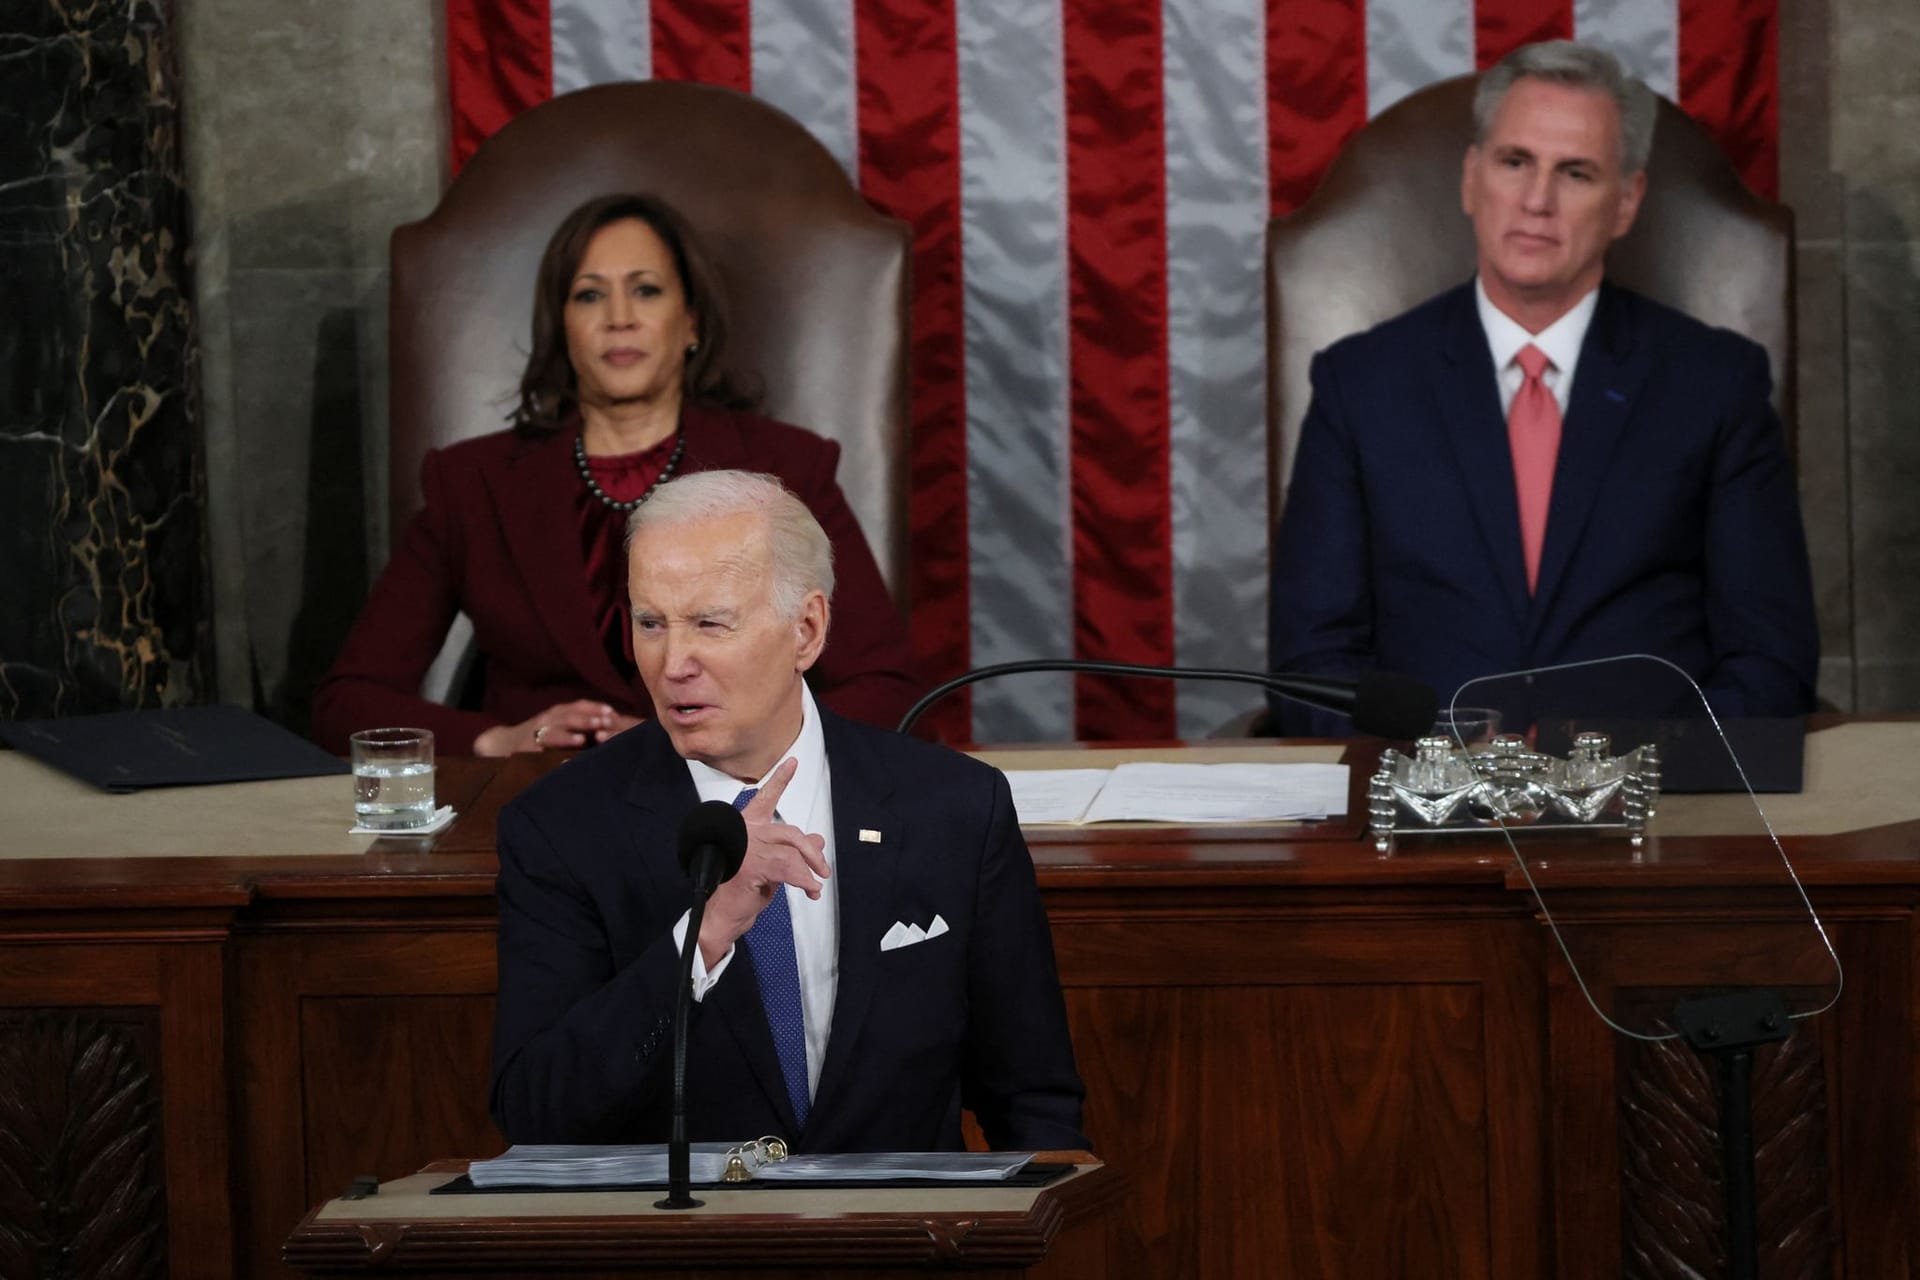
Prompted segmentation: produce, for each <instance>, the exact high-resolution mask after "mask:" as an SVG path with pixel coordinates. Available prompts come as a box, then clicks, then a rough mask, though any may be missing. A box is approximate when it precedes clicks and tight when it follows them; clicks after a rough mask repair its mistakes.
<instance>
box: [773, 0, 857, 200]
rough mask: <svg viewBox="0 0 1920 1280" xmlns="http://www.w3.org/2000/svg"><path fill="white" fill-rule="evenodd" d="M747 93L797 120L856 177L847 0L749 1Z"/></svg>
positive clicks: (850, 15) (850, 9) (854, 102)
mask: <svg viewBox="0 0 1920 1280" xmlns="http://www.w3.org/2000/svg"><path fill="white" fill-rule="evenodd" d="M751 41H752V46H753V93H754V96H755V97H757V98H764V99H765V100H766V101H768V102H771V103H772V104H773V105H774V106H776V107H779V108H780V109H781V110H782V111H784V112H786V113H787V114H788V115H790V116H792V117H793V118H794V119H795V120H798V121H799V122H800V123H801V124H803V125H805V126H806V127H807V130H808V131H809V132H810V133H812V134H813V136H814V137H816V138H818V139H819V140H820V142H821V145H823V146H825V147H826V149H827V150H828V151H830V152H832V153H833V158H834V159H836V160H838V161H839V162H840V167H841V168H842V169H845V170H846V171H847V175H848V176H849V177H850V178H852V179H854V180H855V181H858V180H859V176H860V132H859V127H858V123H857V120H856V113H857V110H858V102H857V95H856V94H855V91H854V56H853V0H753V3H752V18H751Z"/></svg>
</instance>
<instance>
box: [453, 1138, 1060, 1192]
mask: <svg viewBox="0 0 1920 1280" xmlns="http://www.w3.org/2000/svg"><path fill="white" fill-rule="evenodd" d="M736 1151H738V1152H740V1153H741V1156H742V1158H743V1159H744V1160H746V1161H747V1167H748V1168H749V1169H751V1170H753V1174H754V1177H755V1179H756V1180H759V1181H765V1182H889V1181H893V1180H895V1179H902V1178H926V1179H934V1180H938V1181H942V1182H997V1181H1004V1180H1005V1179H1007V1178H1011V1177H1012V1176H1013V1175H1014V1174H1016V1173H1018V1172H1020V1170H1022V1169H1024V1168H1026V1166H1027V1164H1028V1162H1029V1161H1031V1160H1032V1159H1033V1156H1032V1155H1031V1154H1030V1153H1028V1152H1006V1151H929V1152H873V1153H867V1154H860V1155H828V1156H788V1157H786V1158H785V1159H784V1160H780V1161H774V1162H763V1161H762V1160H761V1159H760V1158H759V1156H758V1155H757V1154H756V1149H755V1147H754V1145H753V1144H751V1143H742V1144H739V1145H728V1144H727V1143H724V1142H696V1143H693V1144H692V1155H691V1157H690V1159H689V1160H688V1170H689V1172H688V1178H689V1180H690V1181H692V1182H697V1183H712V1182H718V1181H720V1176H721V1174H723V1173H725V1172H726V1168H727V1158H728V1156H729V1155H730V1154H731V1153H733V1152H736ZM467 1177H468V1178H469V1179H471V1180H472V1182H473V1185H474V1186H476V1187H483V1188H484V1187H596V1186H599V1187H605V1186H622V1185H641V1186H646V1185H652V1184H662V1185H664V1184H665V1183H666V1180H667V1149H666V1147H664V1146H661V1145H658V1144H652V1143H649V1144H647V1145H644V1146H625V1147H585V1146H530V1145H522V1146H514V1147H509V1148H508V1149H507V1152H506V1154H505V1155H499V1156H495V1157H494V1158H493V1159H491V1160H476V1161H474V1162H473V1163H472V1164H471V1165H470V1166H468V1168H467Z"/></svg>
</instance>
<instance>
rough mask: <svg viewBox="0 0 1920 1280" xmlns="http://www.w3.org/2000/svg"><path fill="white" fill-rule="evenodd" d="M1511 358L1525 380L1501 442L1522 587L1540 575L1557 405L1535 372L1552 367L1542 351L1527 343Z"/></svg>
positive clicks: (1529, 586) (1557, 449) (1557, 446)
mask: <svg viewBox="0 0 1920 1280" xmlns="http://www.w3.org/2000/svg"><path fill="white" fill-rule="evenodd" d="M1513 359H1514V363H1515V364H1517V365H1519V366H1520V371H1521V372H1522V373H1524V374H1526V381H1524V382H1522V383H1521V384H1520V390H1519V391H1517V392H1516V393H1514V397H1513V405H1512V407H1511V408H1509V409H1508V410H1507V445H1508V447H1509V448H1511V449H1512V450H1513V484H1514V489H1515V491H1516V493H1517V494H1518V496H1519V499H1520V546H1521V549H1522V550H1523V551H1525V553H1526V557H1527V590H1528V591H1529V592H1531V591H1532V590H1533V589H1534V587H1535V586H1536V585H1537V584H1538V583H1539V581H1540V548H1541V547H1542V546H1543V545H1545V543H1546V540H1547V505H1548V503H1549V502H1550V501H1551V500H1552V498H1553V464H1554V462H1555V461H1556V460H1558V458H1559V457H1560V405H1559V403H1558V402H1557V401H1556V400H1554V398H1553V392H1551V391H1549V390H1547V384H1546V383H1544V382H1542V381H1541V380H1540V376H1541V375H1542V374H1543V373H1545V372H1546V371H1547V370H1548V369H1549V368H1551V367H1552V365H1553V362H1552V361H1551V360H1548V359H1547V353H1546V352H1544V351H1542V350H1541V349H1540V348H1538V347H1536V346H1534V345H1533V344H1532V343H1528V344H1527V345H1526V346H1524V347H1522V348H1520V354H1519V355H1517V356H1515V357H1514V358H1513Z"/></svg>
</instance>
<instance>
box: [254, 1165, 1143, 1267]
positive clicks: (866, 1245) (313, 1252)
mask: <svg viewBox="0 0 1920 1280" xmlns="http://www.w3.org/2000/svg"><path fill="white" fill-rule="evenodd" d="M1037 1154H1038V1156H1039V1158H1040V1159H1043V1160H1053V1161H1070V1162H1072V1163H1075V1164H1091V1165H1092V1166H1093V1167H1092V1168H1090V1169H1088V1170H1087V1171H1086V1172H1085V1173H1083V1174H1082V1175H1081V1176H1079V1177H1077V1178H1074V1179H1072V1180H1070V1181H1067V1182H1063V1183H1060V1184H1058V1185H1056V1186H1050V1187H1043V1188H1041V1189H1040V1190H1039V1191H1038V1192H1037V1193H1036V1194H1035V1196H1034V1201H1033V1205H1032V1207H1031V1208H1030V1209H1028V1210H1026V1211H1024V1212H997V1213H981V1212H978V1211H974V1210H969V1211H966V1212H962V1213H954V1214H950V1215H940V1214H932V1215H930V1214H926V1213H914V1212H906V1213H870V1212H863V1213H847V1214H836V1215H834V1216H832V1217H815V1216H811V1215H795V1214H771V1213H768V1214H756V1213H737V1214H736V1213H729V1214H726V1215H717V1214H709V1215H701V1216H687V1217H674V1216H669V1215H663V1214H649V1215H640V1214H620V1215H606V1216H596V1217H582V1216H567V1217H560V1216H555V1217H534V1218H510V1219H489V1220H478V1219H465V1220H460V1221H431V1222H410V1221H406V1220H404V1219H401V1220H392V1221H381V1222H350V1221H334V1222H324V1223H323V1222H320V1221H318V1220H317V1219H318V1217H319V1215H320V1213H321V1211H322V1210H323V1209H325V1208H326V1205H320V1206H317V1207H315V1208H314V1209H312V1210H311V1211H309V1212H308V1213H307V1215H306V1216H305V1217H304V1218H302V1219H301V1220H300V1223H299V1225H298V1226H296V1227H295V1228H294V1229H293V1231H292V1233H291V1234H290V1235H289V1236H288V1237H287V1240H286V1243H285V1244H284V1245H283V1246H282V1249H281V1259H282V1261H284V1262H285V1263H286V1264H287V1265H289V1266H291V1267H295V1268H298V1269H301V1270H304V1271H309V1272H318V1273H323V1274H324V1273H328V1272H334V1271H368V1270H374V1269H387V1268H392V1269H394V1270H413V1269H429V1268H442V1267H449V1266H461V1265H464V1266H484V1267H486V1268H488V1269H496V1268H497V1269H505V1268H508V1267H512V1266H536V1265H543V1266H548V1267H550V1266H551V1265H552V1264H553V1263H554V1262H555V1261H562V1262H564V1263H566V1264H568V1265H579V1266H626V1265H636V1264H643V1265H645V1266H646V1267H648V1268H650V1269H651V1268H667V1267H693V1266H705V1267H731V1266H751V1265H754V1264H761V1265H765V1264H766V1263H767V1262H768V1261H769V1259H771V1258H775V1257H777V1258H778V1259H779V1264H780V1266H781V1267H782V1268H790V1269H797V1268H802V1267H831V1266H858V1267H881V1266H894V1267H900V1266H908V1267H912V1266H923V1265H927V1264H935V1265H945V1266H953V1265H958V1264H967V1265H970V1266H976V1267H980V1266H989V1267H1002V1268H1021V1267H1029V1266H1033V1265H1034V1264H1036V1263H1038V1262H1040V1261H1041V1260H1042V1259H1043V1258H1044V1257H1045V1256H1046V1254H1047V1250H1048V1249H1049V1248H1050V1247H1051V1245H1052V1243H1053V1241H1054V1239H1055V1238H1056V1237H1057V1236H1058V1235H1059V1233H1060V1232H1061V1230H1063V1229H1064V1228H1065V1227H1067V1226H1068V1225H1070V1224H1072V1223H1074V1222H1078V1221H1081V1220H1083V1219H1086V1218H1089V1217H1092V1216H1093V1215H1095V1214H1098V1213H1100V1212H1102V1211H1105V1210H1107V1209H1109V1208H1111V1207H1112V1206H1113V1205H1115V1204H1117V1203H1119V1202H1120V1200H1122V1199H1123V1198H1124V1197H1125V1195H1126V1193H1127V1190H1128V1181H1127V1179H1126V1177H1125V1176H1124V1175H1123V1174H1121V1173H1120V1172H1119V1171H1117V1170H1115V1169H1113V1168H1111V1167H1110V1166H1108V1165H1106V1164H1103V1163H1100V1162H1099V1161H1098V1160H1096V1159H1095V1158H1094V1157H1093V1156H1091V1155H1090V1154H1089V1153H1087V1152H1084V1151H1075V1152H1040V1153H1037ZM467 1163H468V1162H467V1161H465V1160H438V1161H434V1162H433V1163H431V1164H429V1165H427V1166H426V1168H425V1169H423V1170H421V1172H423V1173H445V1174H448V1175H449V1176H453V1175H456V1174H459V1173H464V1172H465V1171H466V1168H467ZM747 1194H761V1193H758V1192H754V1193H747ZM327 1203H328V1204H331V1203H333V1202H332V1201H328V1202H327Z"/></svg>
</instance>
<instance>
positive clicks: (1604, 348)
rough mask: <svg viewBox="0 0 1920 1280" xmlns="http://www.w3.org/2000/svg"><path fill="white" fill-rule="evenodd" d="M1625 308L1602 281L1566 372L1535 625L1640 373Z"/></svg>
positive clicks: (1568, 555) (1567, 560)
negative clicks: (1568, 381) (1569, 375)
mask: <svg viewBox="0 0 1920 1280" xmlns="http://www.w3.org/2000/svg"><path fill="white" fill-rule="evenodd" d="M1628 306H1629V301H1628V299H1626V298H1625V297H1623V296H1622V295H1621V294H1620V292H1619V291H1618V290H1616V289H1613V288H1610V287H1608V286H1606V285H1602V286H1601V287H1600V301H1599V305H1598V306H1597V307H1595V309H1594V313H1593V322H1592V324H1590V325H1589V326H1588V328H1587V337H1586V341H1585V342H1583V343H1581V345H1580V363H1579V365H1578V366H1577V367H1576V368H1575V369H1574V374H1573V400H1572V402H1571V403H1570V404H1568V405H1567V416H1566V421H1565V425H1564V426H1563V428H1562V430H1561V433H1560V457H1559V460H1558V461H1557V462H1556V463H1555V464H1554V470H1553V498H1552V501H1551V504H1550V505H1549V506H1548V508H1547V540H1546V544H1545V546H1543V547H1542V548H1541V552H1540V581H1539V583H1538V584H1537V585H1536V589H1535V591H1534V610H1533V626H1534V628H1536V629H1537V628H1538V627H1539V626H1540V625H1541V623H1542V621H1543V620H1544V619H1545V617H1546V616H1547V614H1548V611H1549V608H1550V606H1551V605H1552V602H1553V597H1554V592H1555V591H1556V590H1557V589H1558V588H1559V586H1560V584H1561V582H1562V581H1564V580H1565V578H1566V577H1567V574H1568V571H1569V570H1570V568H1571V566H1572V564H1573V558H1574V553H1575V552H1576V551H1577V550H1578V549H1579V546H1580V539H1581V536H1582V535H1583V534H1584V533H1585V531H1586V527H1587V522H1588V521H1589V520H1590V519H1591V518H1592V517H1593V514H1594V506H1595V504H1596V503H1597V502H1598V500H1599V497H1600V489H1601V485H1602V482H1603V481H1604V480H1605V478H1606V473H1607V467H1608V465H1609V464H1610V463H1611V461H1612V459H1613V455H1614V451H1615V450H1616V449H1617V448H1618V446H1619V444H1620V438H1621V436H1622V434H1623V433H1624V432H1625V430H1626V425H1627V419H1628V417H1629V415H1630V414H1631V412H1632V410H1633V401H1634V398H1635V396H1636V395H1637V394H1638V393H1639V390H1640V384H1641V383H1642V382H1643V381H1644V380H1645V379H1646V374H1647V363H1646V360H1645V359H1644V358H1643V357H1642V358H1636V355H1635V351H1634V344H1633V332H1632V328H1631V326H1630V324H1629V319H1630V317H1628V315H1627V314H1626V312H1627V310H1628Z"/></svg>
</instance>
